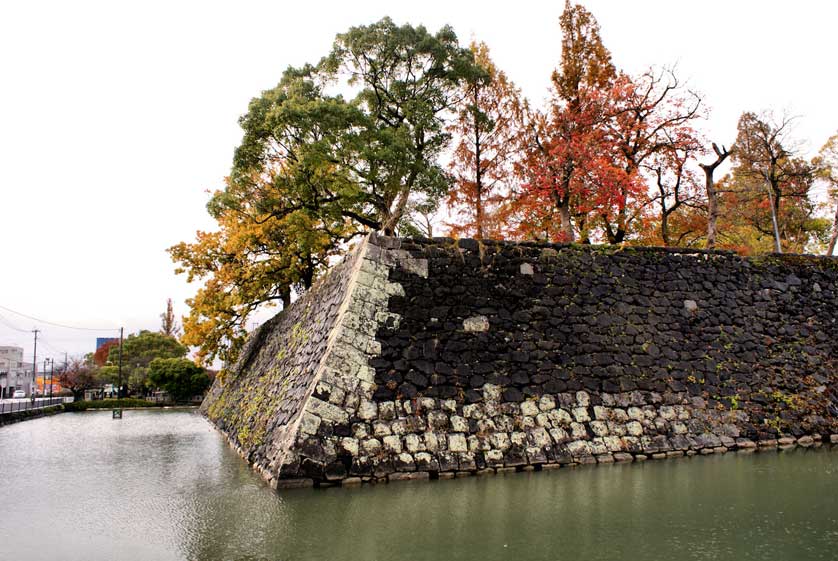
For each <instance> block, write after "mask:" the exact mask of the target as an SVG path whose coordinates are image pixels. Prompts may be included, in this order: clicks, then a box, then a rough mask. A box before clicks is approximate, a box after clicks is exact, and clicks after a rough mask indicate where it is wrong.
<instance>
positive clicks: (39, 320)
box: [0, 305, 119, 331]
mask: <svg viewBox="0 0 838 561" xmlns="http://www.w3.org/2000/svg"><path fill="white" fill-rule="evenodd" d="M0 309H3V310H6V311H7V312H11V313H13V314H17V315H19V316H21V317H25V318H27V319H31V320H33V321H37V322H39V323H45V324H47V325H52V326H54V327H62V328H64V329H75V330H77V331H119V328H118V327H103V328H101V329H98V328H95V327H76V326H73V325H63V324H61V323H55V322H53V321H47V320H45V319H40V318H36V317H34V316H30V315H28V314H24V313H22V312H18V311H16V310H13V309H11V308H7V307H6V306H3V305H0Z"/></svg>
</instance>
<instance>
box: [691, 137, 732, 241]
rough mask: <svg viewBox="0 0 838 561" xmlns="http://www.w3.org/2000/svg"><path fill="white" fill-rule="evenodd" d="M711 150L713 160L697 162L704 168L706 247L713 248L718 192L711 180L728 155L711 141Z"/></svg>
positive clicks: (717, 211)
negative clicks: (709, 162)
mask: <svg viewBox="0 0 838 561" xmlns="http://www.w3.org/2000/svg"><path fill="white" fill-rule="evenodd" d="M713 152H715V153H716V161H715V162H713V163H712V164H698V165H699V166H701V169H702V170H704V179H705V181H704V185H705V188H706V189H707V214H708V216H707V249H715V247H716V232H717V229H716V224H717V222H718V220H719V201H718V193H716V183H715V182H714V181H713V172H715V171H716V168H717V167H719V166H720V165H721V164H722V162H724V161H725V160H726V159H727V157H728V156H730V152H728V151H727V148H725V147H724V146H722V148H721V150H720V149H719V147H718V145H717V144H716V143H715V142H714V143H713Z"/></svg>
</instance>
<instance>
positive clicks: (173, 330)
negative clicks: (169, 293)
mask: <svg viewBox="0 0 838 561" xmlns="http://www.w3.org/2000/svg"><path fill="white" fill-rule="evenodd" d="M160 333H162V334H163V335H166V336H167V337H172V338H174V339H177V337H178V335H180V327H178V324H177V319H176V318H175V311H174V306H173V305H172V299H171V298H168V299H167V300H166V311H165V312H163V313H162V314H160Z"/></svg>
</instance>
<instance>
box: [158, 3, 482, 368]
mask: <svg viewBox="0 0 838 561" xmlns="http://www.w3.org/2000/svg"><path fill="white" fill-rule="evenodd" d="M480 72H482V71H481V70H480V69H479V67H477V66H476V65H475V64H474V61H473V57H472V55H471V53H470V51H468V50H467V49H461V48H460V47H459V46H458V45H457V40H456V36H455V35H454V33H453V31H451V29H450V28H448V27H444V28H443V29H442V30H440V31H439V32H438V33H436V34H430V33H428V31H427V30H426V29H425V28H424V27H418V28H413V27H411V26H402V27H398V26H396V25H394V24H393V22H392V21H390V20H389V19H384V20H381V21H380V22H378V23H376V24H373V25H370V26H364V27H356V28H352V29H350V30H349V31H348V32H347V33H345V34H341V35H338V37H337V39H336V41H335V45H334V48H333V50H332V53H331V54H330V55H329V56H327V57H325V58H324V59H323V60H322V61H321V62H320V64H319V65H318V66H317V67H315V66H311V65H306V66H303V67H302V68H289V69H287V70H286V71H285V73H284V74H283V76H282V79H281V80H280V82H279V84H278V85H277V86H276V87H275V88H273V89H271V90H268V91H266V92H263V94H262V95H261V96H260V97H259V98H256V99H254V100H252V101H251V103H250V105H249V107H248V112H247V114H246V115H245V116H244V117H242V119H241V121H240V123H241V126H242V129H243V131H244V136H243V138H242V143H241V144H240V145H239V147H238V148H237V149H236V151H235V154H234V159H233V167H232V170H231V173H230V177H229V178H228V179H227V182H226V187H225V189H224V190H221V191H218V192H216V193H215V194H214V195H213V197H212V199H211V200H210V203H209V204H208V210H209V212H210V214H211V215H212V216H213V217H214V218H215V219H216V220H217V222H218V224H219V231H217V232H211V233H206V232H198V234H197V239H196V241H195V242H194V243H181V244H178V245H176V246H174V247H172V248H170V249H169V252H170V254H171V256H172V259H173V260H174V261H175V262H176V263H178V268H177V269H176V271H177V272H178V273H185V274H187V278H188V280H189V281H203V283H204V286H203V287H202V288H201V289H200V290H199V291H198V293H197V294H196V295H195V297H194V298H192V299H191V300H189V301H188V302H187V303H188V304H189V306H190V313H189V315H188V316H187V318H185V320H184V325H183V329H184V335H183V341H184V342H185V343H186V344H189V345H195V346H198V347H199V351H198V359H199V360H200V361H202V362H206V361H211V360H213V359H214V358H216V357H219V358H221V359H223V360H225V361H232V360H235V358H236V356H237V354H238V352H239V350H240V349H241V346H242V344H243V340H244V337H245V334H246V329H245V326H246V322H247V318H248V317H249V316H250V315H251V314H252V313H253V312H254V311H255V310H256V309H259V308H260V307H262V306H270V305H274V304H276V303H279V302H281V303H282V304H283V306H285V305H288V304H289V303H290V301H291V295H292V293H294V292H296V293H300V292H302V291H304V290H306V289H308V288H309V287H310V286H311V284H312V283H313V282H314V279H315V278H316V277H317V276H318V275H319V274H320V273H321V272H322V271H323V270H325V269H326V268H327V267H328V264H329V262H330V260H331V259H332V258H333V257H334V256H336V255H339V254H340V253H342V252H343V251H344V250H345V249H346V246H347V244H348V243H349V242H350V241H351V240H352V239H353V238H355V237H357V236H359V235H362V234H364V233H365V232H367V231H369V230H381V231H384V232H386V233H390V234H392V233H393V232H394V231H395V229H396V227H397V225H398V224H399V223H405V221H403V220H402V219H403V218H404V216H405V213H406V210H407V209H409V208H412V207H413V208H419V206H418V205H420V204H422V205H426V204H428V203H430V202H434V201H438V200H439V198H440V197H441V196H443V195H444V194H445V192H446V189H447V186H448V177H447V175H446V174H445V172H444V170H443V169H442V167H441V166H440V165H439V164H438V163H437V158H438V156H439V154H440V152H441V151H442V150H443V148H444V147H445V145H446V143H447V141H448V137H449V135H448V133H447V132H446V131H445V121H444V115H445V114H446V113H447V112H448V111H450V110H451V108H452V107H453V106H454V105H456V103H457V101H458V99H457V95H458V92H459V84H460V82H461V81H462V80H464V79H466V78H470V77H472V76H473V75H475V74H479V73H480ZM344 78H345V79H346V80H345V81H342V80H343V79H344ZM336 82H339V86H348V89H349V90H350V91H357V95H356V96H355V98H354V99H352V100H350V101H347V100H345V99H344V98H343V97H342V96H341V95H332V94H330V93H329V92H328V91H327V87H328V86H330V85H331V84H334V83H336ZM414 195H421V196H423V197H424V199H423V201H417V199H416V198H415V197H414V198H412V196H414Z"/></svg>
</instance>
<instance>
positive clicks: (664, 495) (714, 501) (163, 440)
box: [0, 410, 838, 561]
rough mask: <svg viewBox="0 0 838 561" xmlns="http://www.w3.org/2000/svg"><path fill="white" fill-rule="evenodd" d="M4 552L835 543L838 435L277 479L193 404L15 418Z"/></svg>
mask: <svg viewBox="0 0 838 561" xmlns="http://www.w3.org/2000/svg"><path fill="white" fill-rule="evenodd" d="M0 450H1V451H2V452H0V472H2V473H3V476H4V481H5V485H4V497H3V504H4V507H5V513H6V514H7V517H6V520H14V521H15V522H14V523H13V524H6V523H4V524H0V558H2V559H10V560H11V559H13V560H16V561H17V560H20V561H30V560H35V559H49V560H53V559H62V560H68V561H75V560H79V561H81V560H85V561H91V560H97V559H103V560H104V559H120V560H124V561H134V560H147V559H154V560H161V561H167V560H179V559H188V560H228V559H248V560H254V561H255V560H261V559H270V560H278V559H279V560H292V559H293V560H296V559H315V560H316V559H329V560H333V559H342V560H343V559H346V560H363V561H370V560H375V559H394V560H399V559H405V560H407V559H410V560H423V559H428V560H431V559H433V560H437V559H446V560H460V559H462V560H465V559H477V560H481V561H489V560H493V559H551V560H554V559H590V560H593V561H597V560H612V559H613V560H616V559H643V560H655V559H662V560H663V559H693V560H701V561H703V560H710V559H713V560H726V559H730V560H733V559H736V560H751V559H753V560H757V559H758V560H760V561H764V560H772V559H775V560H786V559H795V560H798V559H813V560H814V559H834V551H835V550H836V548H838V516H836V513H838V497H836V494H835V493H834V491H833V490H834V488H835V485H836V483H838V469H836V468H838V453H836V452H832V451H829V450H797V451H793V452H787V453H783V454H774V453H761V454H751V455H747V456H742V455H736V454H728V455H725V456H711V457H699V458H692V459H686V458H685V459H682V460H673V461H666V462H647V463H644V464H635V465H614V466H608V467H600V468H579V469H572V470H571V469H565V470H558V471H556V472H543V473H535V474H511V475H509V476H495V477H485V478H470V479H459V480H453V481H439V482H430V483H413V484H411V483H404V484H392V485H387V486H378V487H363V488H357V489H335V490H327V491H314V490H296V491H289V492H284V493H282V494H276V493H274V492H272V491H271V490H270V489H268V488H267V486H265V485H264V484H263V483H262V481H261V480H260V479H259V478H258V477H257V476H256V475H255V474H254V473H253V472H252V471H251V470H250V469H249V468H248V467H247V466H246V465H245V464H244V463H243V462H242V461H241V460H240V459H239V458H238V456H236V454H235V453H234V452H233V451H232V450H230V449H229V448H228V447H227V445H226V444H225V443H224V441H223V439H222V438H221V436H220V435H219V434H218V433H217V432H216V431H215V430H213V429H212V427H211V426H210V425H209V424H208V423H207V422H206V421H205V420H204V419H203V418H202V417H200V416H199V415H197V414H196V413H194V412H191V411H184V410H179V411H159V410H158V411H126V412H125V418H124V419H123V420H122V421H114V420H112V419H111V418H110V413H109V412H107V411H105V412H86V413H72V414H62V415H57V416H53V417H48V418H43V419H37V420H33V421H27V422H25V423H18V424H15V425H10V426H8V427H3V428H0Z"/></svg>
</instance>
